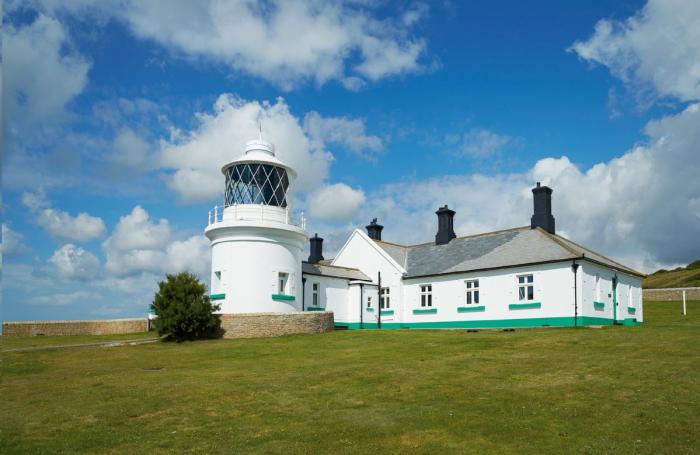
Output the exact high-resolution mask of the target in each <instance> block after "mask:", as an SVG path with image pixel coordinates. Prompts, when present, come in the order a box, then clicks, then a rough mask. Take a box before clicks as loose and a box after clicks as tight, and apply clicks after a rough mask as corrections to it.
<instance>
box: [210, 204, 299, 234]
mask: <svg viewBox="0 0 700 455" xmlns="http://www.w3.org/2000/svg"><path fill="white" fill-rule="evenodd" d="M224 222H226V223H236V222H242V223H260V224H269V223H273V224H274V223H279V224H286V225H290V226H296V227H298V228H301V229H302V230H306V218H305V217H304V213H303V212H301V213H299V214H298V215H296V216H295V214H293V213H292V212H291V211H290V210H289V207H277V206H270V205H265V204H233V205H229V206H227V207H221V206H215V207H214V208H213V209H212V210H210V211H209V224H208V226H210V227H211V226H212V225H216V224H218V223H224Z"/></svg>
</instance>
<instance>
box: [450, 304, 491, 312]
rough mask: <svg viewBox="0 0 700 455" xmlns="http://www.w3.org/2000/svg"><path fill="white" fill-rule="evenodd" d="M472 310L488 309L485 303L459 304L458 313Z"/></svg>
mask: <svg viewBox="0 0 700 455" xmlns="http://www.w3.org/2000/svg"><path fill="white" fill-rule="evenodd" d="M472 311H486V307H485V306H484V305H480V306H458V307H457V313H469V312H472Z"/></svg>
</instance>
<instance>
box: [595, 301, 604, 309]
mask: <svg viewBox="0 0 700 455" xmlns="http://www.w3.org/2000/svg"><path fill="white" fill-rule="evenodd" d="M593 308H595V309H596V310H602V309H604V308H605V303H604V302H593Z"/></svg>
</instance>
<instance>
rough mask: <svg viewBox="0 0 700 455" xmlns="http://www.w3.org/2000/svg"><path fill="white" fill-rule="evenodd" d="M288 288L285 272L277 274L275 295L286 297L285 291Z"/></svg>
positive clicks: (287, 278) (287, 277)
mask: <svg viewBox="0 0 700 455" xmlns="http://www.w3.org/2000/svg"><path fill="white" fill-rule="evenodd" d="M288 288H289V273H287V272H277V293H278V294H282V295H288V294H287V289H288Z"/></svg>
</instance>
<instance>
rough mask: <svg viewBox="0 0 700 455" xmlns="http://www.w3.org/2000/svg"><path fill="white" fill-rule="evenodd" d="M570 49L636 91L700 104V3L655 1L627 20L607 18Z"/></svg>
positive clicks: (692, 0) (686, 0) (671, 0)
mask: <svg viewBox="0 0 700 455" xmlns="http://www.w3.org/2000/svg"><path fill="white" fill-rule="evenodd" d="M570 50H572V51H574V52H576V53H577V54H578V55H579V56H580V57H581V58H583V59H585V60H587V61H590V62H596V63H599V64H602V65H605V66H607V67H608V68H609V69H610V71H611V73H612V74H613V75H614V76H615V77H617V78H619V79H621V80H622V81H624V82H626V83H630V84H633V85H634V86H635V87H634V88H635V89H636V90H637V91H639V90H645V89H647V88H651V89H652V90H653V91H654V92H656V94H657V95H659V96H672V97H676V98H678V99H679V100H681V101H693V100H698V99H700V2H698V1H697V0H650V1H649V2H648V3H647V4H646V6H644V8H643V9H642V10H641V11H639V12H638V13H637V14H636V15H634V16H632V17H630V18H628V19H627V20H625V21H615V20H609V19H603V20H601V21H599V22H598V23H597V24H596V26H595V31H594V33H593V35H592V36H591V37H590V38H589V39H588V40H587V41H577V42H575V43H574V44H573V45H572V46H571V48H570Z"/></svg>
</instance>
